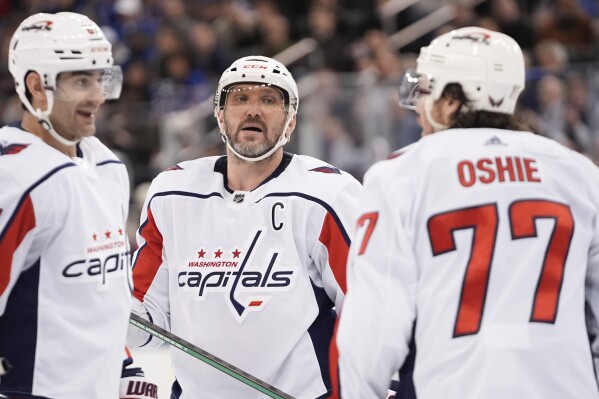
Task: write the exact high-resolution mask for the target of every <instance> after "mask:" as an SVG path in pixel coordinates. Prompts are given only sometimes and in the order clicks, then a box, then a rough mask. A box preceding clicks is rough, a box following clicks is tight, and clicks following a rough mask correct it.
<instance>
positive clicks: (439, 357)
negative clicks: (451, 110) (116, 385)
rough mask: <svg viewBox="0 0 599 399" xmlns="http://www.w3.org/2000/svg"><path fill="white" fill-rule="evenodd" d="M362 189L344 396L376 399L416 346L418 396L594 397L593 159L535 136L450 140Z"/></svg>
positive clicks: (597, 240) (372, 177)
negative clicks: (413, 344)
mask: <svg viewBox="0 0 599 399" xmlns="http://www.w3.org/2000/svg"><path fill="white" fill-rule="evenodd" d="M364 187H365V188H364V196H363V199H362V200H361V203H360V213H361V216H360V217H359V218H358V222H357V230H356V239H355V241H354V244H355V245H352V249H351V251H350V260H349V261H348V293H347V297H346V300H345V302H344V307H343V311H342V314H341V317H340V321H339V327H338V330H337V331H338V332H337V336H336V340H335V342H336V344H337V349H338V351H339V355H338V356H339V357H338V370H339V381H340V387H341V397H343V398H344V399H345V398H359V399H368V398H376V397H382V396H383V395H384V393H385V392H386V388H387V385H388V381H389V378H390V377H391V375H392V373H393V372H394V371H395V370H397V369H398V368H399V367H400V366H402V364H403V362H404V359H405V358H406V355H407V353H408V346H409V344H410V342H411V340H412V339H414V343H415V349H416V358H415V366H414V384H415V388H416V396H417V397H418V398H419V399H437V398H444V399H445V398H446V399H453V398H485V399H505V398H527V399H541V398H543V399H547V398H552V399H553V398H555V399H558V398H581V399H582V398H585V399H591V398H598V397H599V394H598V389H597V380H596V378H595V374H594V371H593V360H594V359H595V362H596V361H597V359H598V358H599V347H598V346H597V343H598V342H597V320H598V319H597V316H598V314H599V297H598V293H599V291H597V284H598V283H599V172H598V170H597V168H596V167H595V166H594V165H593V164H592V163H591V162H590V161H589V160H588V159H586V158H585V157H583V156H582V155H580V154H578V153H575V152H573V151H571V150H569V149H566V148H565V147H563V146H561V145H560V144H558V143H556V142H554V141H551V140H548V139H546V138H544V137H541V136H536V135H534V134H532V133H529V132H515V131H508V130H497V129H464V130H447V131H443V132H439V133H435V134H433V135H430V136H426V137H424V138H423V139H421V140H420V141H419V142H417V143H416V144H414V145H413V146H411V147H410V148H409V149H408V150H407V151H405V152H403V153H401V154H398V156H397V157H396V158H394V159H391V160H387V161H382V162H380V163H378V164H376V165H375V166H373V167H372V168H371V169H370V171H369V172H368V173H367V175H366V177H365V183H364ZM585 307H586V315H585ZM585 316H586V317H585ZM381 323H382V325H381ZM413 331H414V332H413ZM589 337H591V342H590V343H589Z"/></svg>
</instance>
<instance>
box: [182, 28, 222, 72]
mask: <svg viewBox="0 0 599 399" xmlns="http://www.w3.org/2000/svg"><path fill="white" fill-rule="evenodd" d="M189 39H190V41H191V44H190V46H191V51H192V56H193V65H194V68H197V69H199V70H200V71H202V72H203V73H204V74H206V75H207V77H208V78H218V76H219V74H220V73H221V72H222V71H224V70H225V68H227V67H228V66H229V65H231V63H232V62H233V56H232V55H231V50H230V49H229V48H228V46H226V45H225V44H224V43H223V42H222V41H221V40H220V38H219V37H217V35H216V32H215V31H214V28H213V27H212V25H211V24H210V23H208V22H204V21H197V22H194V24H193V25H192V27H191V30H190V32H189Z"/></svg>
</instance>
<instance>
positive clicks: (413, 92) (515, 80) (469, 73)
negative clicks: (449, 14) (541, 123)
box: [400, 27, 525, 114]
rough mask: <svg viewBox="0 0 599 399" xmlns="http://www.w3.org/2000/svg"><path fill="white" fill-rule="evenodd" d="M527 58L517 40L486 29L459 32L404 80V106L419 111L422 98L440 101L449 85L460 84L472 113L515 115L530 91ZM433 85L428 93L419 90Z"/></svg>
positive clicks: (423, 54)
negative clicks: (521, 97)
mask: <svg viewBox="0 0 599 399" xmlns="http://www.w3.org/2000/svg"><path fill="white" fill-rule="evenodd" d="M524 69H525V68H524V56H523V54H522V50H521V49H520V46H519V45H518V43H516V41H515V40H514V39H512V38H511V37H509V36H507V35H505V34H503V33H500V32H493V31H490V30H487V29H484V28H478V27H467V28H461V29H456V30H454V31H452V32H449V33H446V34H443V35H441V36H439V37H438V38H436V39H435V40H433V41H432V42H431V44H430V45H429V46H427V47H423V48H422V49H421V50H420V55H419V57H418V59H417V69H416V74H415V75H414V74H411V75H410V76H409V77H405V76H404V79H403V80H402V84H401V87H400V105H401V106H404V107H406V108H410V107H413V106H414V105H415V104H416V102H417V101H418V97H419V94H422V93H426V94H430V95H431V96H432V98H433V99H434V100H438V99H439V98H440V97H441V95H442V94H443V90H444V89H445V87H446V86H447V85H448V84H451V83H457V84H459V85H460V86H461V87H462V89H463V90H464V93H465V94H466V97H467V98H468V100H469V109H471V110H473V111H488V112H496V113H504V114H513V113H514V111H515V108H516V102H517V100H518V96H519V95H520V93H521V92H522V90H524ZM420 80H424V81H426V82H427V87H423V88H422V89H423V90H424V91H420V90H419V89H417V88H416V87H415V86H417V84H418V83H419V81H420Z"/></svg>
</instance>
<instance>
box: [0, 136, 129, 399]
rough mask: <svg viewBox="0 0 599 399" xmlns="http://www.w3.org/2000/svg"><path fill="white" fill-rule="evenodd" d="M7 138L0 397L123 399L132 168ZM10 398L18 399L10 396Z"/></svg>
mask: <svg viewBox="0 0 599 399" xmlns="http://www.w3.org/2000/svg"><path fill="white" fill-rule="evenodd" d="M78 152H79V157H77V158H73V159H72V158H70V157H68V156H66V155H64V154H63V153H61V152H59V151H57V150H55V149H54V148H52V147H50V146H48V145H47V144H45V143H44V142H43V141H42V140H41V139H39V138H38V137H36V136H34V135H33V134H30V133H27V132H24V131H22V130H20V129H17V128H12V127H4V128H2V129H0V187H1V188H0V357H5V358H6V359H7V360H8V361H9V362H10V363H11V364H12V369H11V370H10V371H9V373H7V374H6V375H4V376H1V377H0V393H3V394H7V393H23V394H30V395H35V396H40V397H44V398H56V399H82V398H86V399H88V398H89V399H107V398H117V397H118V388H119V380H120V373H121V367H122V364H123V363H122V362H123V347H124V345H125V339H126V332H127V326H128V315H129V314H130V308H131V296H132V295H131V272H130V268H129V267H128V264H129V263H128V248H127V243H126V238H125V237H126V236H125V232H124V228H125V220H126V218H127V210H128V202H129V180H128V176H127V172H126V169H125V166H124V165H123V164H122V163H121V162H120V161H119V160H118V159H117V158H116V157H115V156H114V154H112V152H110V151H109V150H108V149H107V148H106V147H105V146H104V145H102V144H101V143H100V142H99V141H98V140H97V139H95V138H85V139H83V140H82V141H81V142H80V144H79V145H78ZM9 396H10V395H9Z"/></svg>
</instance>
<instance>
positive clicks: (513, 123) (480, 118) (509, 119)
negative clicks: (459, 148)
mask: <svg viewBox="0 0 599 399" xmlns="http://www.w3.org/2000/svg"><path fill="white" fill-rule="evenodd" d="M442 97H445V98H449V99H453V100H457V101H459V102H460V103H461V104H462V110H460V109H458V111H456V113H455V114H454V115H452V121H451V123H450V125H449V127H450V128H454V129H465V128H476V127H488V128H495V129H506V130H521V131H531V130H530V127H529V126H528V125H526V123H524V122H523V121H522V120H521V119H520V118H519V117H518V116H517V115H510V114H503V113H498V112H490V111H475V110H470V109H469V107H468V106H469V105H470V100H468V98H467V97H466V94H465V93H464V90H463V89H462V86H461V85H460V84H458V83H450V84H448V85H447V86H445V89H443V94H442ZM463 109H466V110H467V111H463Z"/></svg>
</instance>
